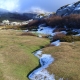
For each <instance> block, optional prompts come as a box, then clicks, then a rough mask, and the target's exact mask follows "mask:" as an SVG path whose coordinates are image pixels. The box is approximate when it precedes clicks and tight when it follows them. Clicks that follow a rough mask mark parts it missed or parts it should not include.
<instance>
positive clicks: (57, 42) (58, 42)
mask: <svg viewBox="0 0 80 80" xmlns="http://www.w3.org/2000/svg"><path fill="white" fill-rule="evenodd" d="M51 45H54V46H59V45H60V40H57V41H54V42H52V43H51Z"/></svg>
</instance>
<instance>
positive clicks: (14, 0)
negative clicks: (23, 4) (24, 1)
mask: <svg viewBox="0 0 80 80" xmlns="http://www.w3.org/2000/svg"><path fill="white" fill-rule="evenodd" d="M0 8H2V9H6V10H9V11H16V10H18V9H19V0H0Z"/></svg>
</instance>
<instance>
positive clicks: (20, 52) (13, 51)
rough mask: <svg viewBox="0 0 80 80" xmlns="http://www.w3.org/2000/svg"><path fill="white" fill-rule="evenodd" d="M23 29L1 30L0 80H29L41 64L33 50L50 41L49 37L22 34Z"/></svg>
mask: <svg viewBox="0 0 80 80" xmlns="http://www.w3.org/2000/svg"><path fill="white" fill-rule="evenodd" d="M22 33H23V32H22V31H21V30H0V80H28V78H27V75H28V73H29V72H30V71H32V70H33V69H34V68H36V67H37V66H38V65H39V62H38V58H36V57H35V56H34V55H33V54H32V52H34V51H35V50H37V49H40V48H41V47H42V46H45V45H46V44H48V43H49V40H48V39H45V38H38V37H35V36H21V35H20V34H22Z"/></svg>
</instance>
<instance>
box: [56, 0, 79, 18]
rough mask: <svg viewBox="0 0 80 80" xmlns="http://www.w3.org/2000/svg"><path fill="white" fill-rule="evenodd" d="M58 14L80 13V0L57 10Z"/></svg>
mask: <svg viewBox="0 0 80 80" xmlns="http://www.w3.org/2000/svg"><path fill="white" fill-rule="evenodd" d="M56 14H57V15H59V16H66V15H70V14H80V1H78V2H75V3H72V4H67V5H65V6H62V7H60V8H59V9H58V10H57V11H56Z"/></svg>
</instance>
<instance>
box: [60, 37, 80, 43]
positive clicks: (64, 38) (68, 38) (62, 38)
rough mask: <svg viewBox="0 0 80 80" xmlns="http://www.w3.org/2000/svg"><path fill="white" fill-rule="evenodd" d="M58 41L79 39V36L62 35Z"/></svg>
mask: <svg viewBox="0 0 80 80" xmlns="http://www.w3.org/2000/svg"><path fill="white" fill-rule="evenodd" d="M60 41H62V42H74V41H80V36H64V37H61V38H60Z"/></svg>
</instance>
